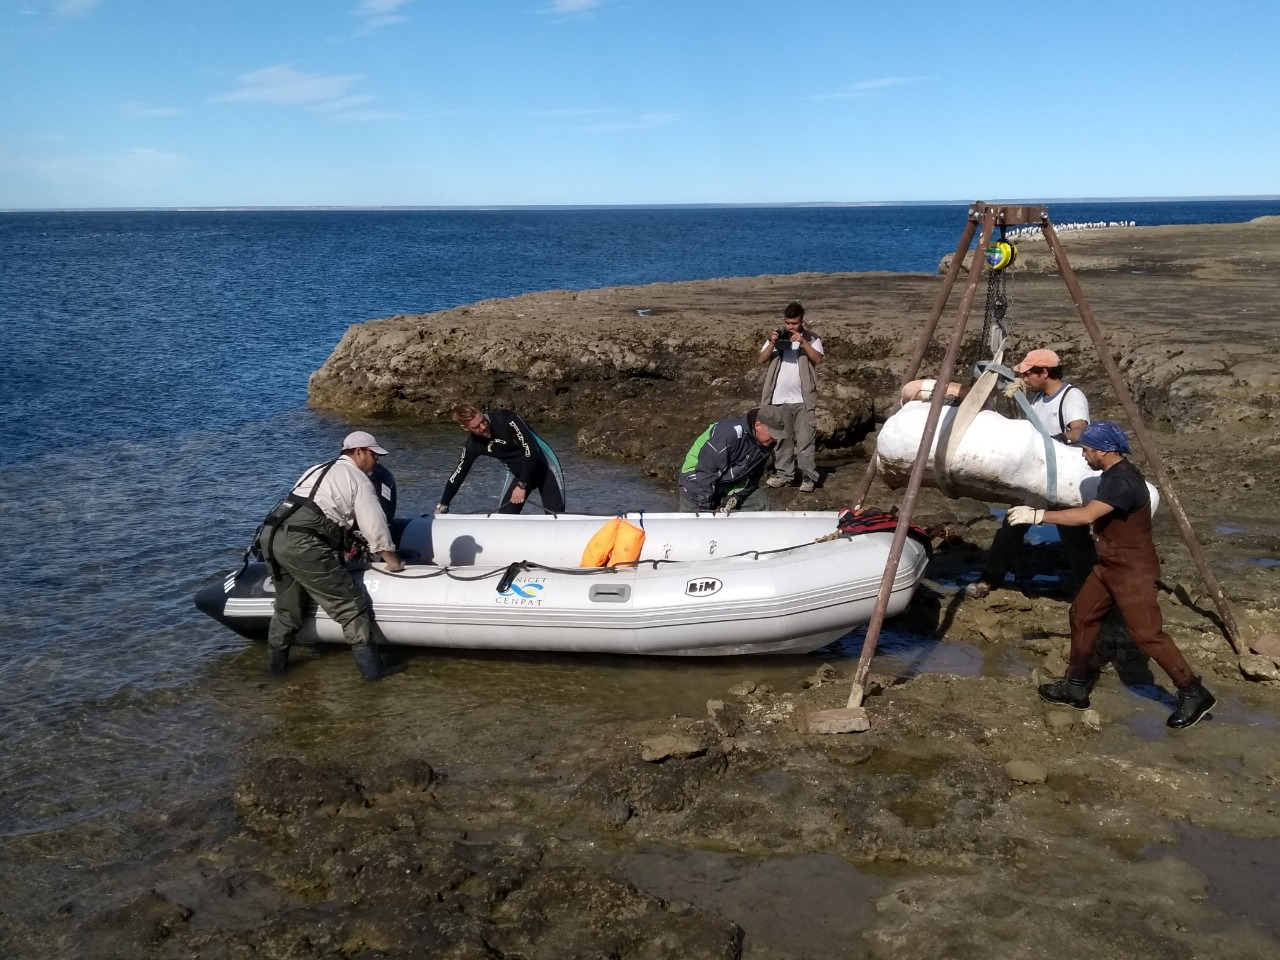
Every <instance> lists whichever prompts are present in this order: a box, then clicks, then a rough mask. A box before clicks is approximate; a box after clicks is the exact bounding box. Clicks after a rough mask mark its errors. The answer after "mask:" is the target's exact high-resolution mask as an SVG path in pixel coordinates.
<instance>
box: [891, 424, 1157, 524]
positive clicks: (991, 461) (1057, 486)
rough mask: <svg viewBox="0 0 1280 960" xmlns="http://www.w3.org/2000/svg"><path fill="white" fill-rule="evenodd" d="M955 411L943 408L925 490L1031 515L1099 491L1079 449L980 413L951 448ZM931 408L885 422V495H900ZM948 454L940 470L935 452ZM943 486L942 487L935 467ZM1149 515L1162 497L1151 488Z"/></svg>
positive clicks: (1074, 504) (1077, 502)
mask: <svg viewBox="0 0 1280 960" xmlns="http://www.w3.org/2000/svg"><path fill="white" fill-rule="evenodd" d="M958 409H959V408H958V407H954V406H945V407H943V408H942V418H941V419H940V420H939V421H938V428H937V432H936V433H935V434H934V436H933V446H932V448H931V454H930V457H929V463H927V464H926V465H925V474H924V483H925V485H926V486H934V487H938V488H940V489H943V490H944V492H946V493H947V495H948V496H950V497H953V498H954V497H972V498H973V499H975V500H982V501H984V502H986V503H1000V504H1025V505H1027V506H1029V507H1078V506H1080V505H1081V504H1082V503H1088V502H1089V501H1090V500H1092V499H1093V498H1094V496H1095V495H1096V494H1097V491H1098V480H1099V478H1101V476H1102V474H1101V473H1100V472H1098V471H1097V470H1093V469H1092V468H1090V466H1089V465H1088V464H1087V463H1085V461H1084V457H1083V456H1082V455H1081V453H1080V448H1079V447H1076V446H1070V445H1068V444H1065V443H1061V442H1059V441H1056V440H1047V439H1046V438H1045V437H1044V436H1043V435H1042V434H1041V433H1040V431H1038V430H1037V429H1036V428H1035V426H1034V425H1033V424H1032V423H1031V422H1029V421H1027V420H1010V419H1009V418H1008V417H1002V416H1001V415H1000V414H998V413H996V412H995V411H994V410H983V411H981V412H979V413H978V414H977V416H975V417H974V418H973V422H972V423H970V424H969V425H968V427H967V428H966V429H965V430H964V432H963V434H961V435H960V436H958V437H957V438H955V442H953V441H952V437H951V427H952V424H953V423H954V421H955V419H956V413H957V411H958ZM928 416H929V404H927V403H925V402H923V401H920V400H912V401H910V402H908V403H904V404H903V405H902V408H901V409H900V410H898V411H897V412H896V413H894V414H893V415H892V416H891V417H889V418H888V419H887V420H885V422H884V424H883V425H882V426H881V427H880V431H879V433H878V434H877V436H876V470H877V472H878V473H879V475H880V477H881V479H883V480H884V482H885V485H886V486H888V487H890V488H891V489H897V488H900V487H905V486H906V485H907V481H908V480H909V479H910V477H911V467H912V465H913V464H914V463H915V459H916V453H917V452H918V451H919V449H920V438H921V437H922V436H924V425H925V420H926V419H927V418H928ZM940 449H941V450H943V451H944V452H948V453H949V460H948V462H947V463H946V464H945V465H943V464H941V463H940V462H939V450H940ZM944 466H945V472H946V479H945V480H944V481H943V482H942V483H940V482H939V474H940V473H942V472H943V470H942V469H940V467H944ZM1147 488H1148V490H1149V491H1150V493H1151V509H1152V510H1155V509H1156V507H1157V506H1159V504H1160V492H1159V491H1158V490H1157V489H1156V488H1155V487H1154V486H1153V485H1152V484H1151V483H1150V482H1148V483H1147Z"/></svg>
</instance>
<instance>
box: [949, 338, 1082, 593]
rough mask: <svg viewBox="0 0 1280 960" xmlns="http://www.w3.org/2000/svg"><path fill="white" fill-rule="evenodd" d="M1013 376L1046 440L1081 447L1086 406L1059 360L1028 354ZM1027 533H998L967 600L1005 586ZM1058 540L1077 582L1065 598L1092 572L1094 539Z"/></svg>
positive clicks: (1019, 529) (1062, 529) (1063, 532)
mask: <svg viewBox="0 0 1280 960" xmlns="http://www.w3.org/2000/svg"><path fill="white" fill-rule="evenodd" d="M1013 372H1014V373H1016V374H1018V375H1019V376H1020V377H1021V378H1022V382H1023V383H1025V384H1026V385H1027V388H1028V389H1029V390H1030V392H1031V398H1030V399H1031V409H1032V412H1033V413H1034V414H1035V417H1036V419H1037V420H1038V421H1039V422H1040V423H1041V424H1042V425H1043V427H1044V429H1045V430H1046V431H1047V432H1048V434H1049V436H1051V437H1053V438H1054V439H1055V440H1057V441H1059V442H1061V443H1072V444H1074V443H1076V442H1077V441H1079V439H1080V431H1081V430H1083V429H1084V428H1085V427H1086V426H1088V424H1089V401H1088V399H1087V398H1086V397H1085V395H1084V393H1083V392H1082V391H1081V389H1080V388H1079V387H1077V386H1075V385H1074V384H1071V383H1067V382H1066V381H1065V380H1064V379H1063V378H1062V359H1061V358H1060V357H1059V356H1058V355H1057V354H1056V353H1055V352H1054V351H1052V350H1046V349H1043V348H1042V349H1039V350H1032V351H1031V352H1030V353H1028V354H1027V355H1026V357H1025V358H1024V359H1023V361H1022V362H1021V363H1020V364H1018V365H1017V366H1016V367H1014V368H1013ZM1028 529H1030V527H1029V526H1028V525H1026V524H1014V525H1009V524H1006V525H1005V526H1002V527H1000V529H998V530H997V531H996V535H995V538H994V539H993V540H992V541H991V549H990V550H988V551H987V556H986V559H985V560H984V561H983V563H982V575H981V577H980V579H978V580H975V581H974V582H973V583H971V584H969V585H968V586H967V587H965V588H964V592H965V596H968V597H973V598H975V599H981V598H982V597H985V596H987V594H989V593H990V592H991V591H992V590H993V589H995V588H996V587H998V586H1000V585H1001V584H1002V583H1004V578H1005V575H1006V574H1007V573H1008V572H1009V570H1010V569H1011V568H1012V567H1013V561H1014V557H1015V556H1016V554H1017V553H1018V551H1019V550H1021V549H1022V540H1023V537H1025V536H1026V534H1027V530H1028ZM1058 539H1059V540H1061V541H1062V546H1063V548H1064V549H1065V550H1066V551H1067V561H1068V562H1069V563H1070V565H1071V575H1072V578H1073V579H1074V581H1075V582H1074V583H1073V584H1071V585H1070V590H1069V592H1071V593H1074V592H1075V590H1076V588H1077V587H1079V586H1080V584H1081V583H1083V582H1084V578H1085V577H1086V576H1088V574H1089V571H1090V570H1091V569H1092V568H1093V563H1094V559H1095V554H1094V549H1093V538H1092V537H1091V536H1090V535H1089V528H1088V527H1079V526H1059V527H1058Z"/></svg>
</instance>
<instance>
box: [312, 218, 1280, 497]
mask: <svg viewBox="0 0 1280 960" xmlns="http://www.w3.org/2000/svg"><path fill="white" fill-rule="evenodd" d="M957 235H958V232H957ZM1061 239H1062V242H1063V245H1064V247H1065V248H1066V250H1067V252H1068V256H1069V257H1070V258H1071V260H1072V266H1073V269H1075V270H1076V272H1077V273H1078V274H1079V275H1080V279H1081V283H1082V285H1083V287H1084V290H1085V294H1086V296H1087V297H1088V300H1089V304H1090V306H1091V308H1092V310H1093V313H1094V315H1095V316H1096V317H1097V319H1098V322H1099V324H1100V325H1101V327H1102V329H1103V332H1104V334H1105V335H1106V337H1107V340H1108V347H1109V349H1110V351H1111V353H1112V355H1113V357H1114V358H1115V359H1116V360H1117V361H1118V363H1119V366H1120V368H1121V370H1122V371H1123V374H1124V376H1125V379H1126V381H1127V383H1128V387H1129V390H1130V391H1131V392H1132V394H1133V395H1134V397H1135V399H1136V401H1137V402H1138V404H1139V407H1140V409H1141V410H1142V411H1143V414H1144V416H1145V417H1147V418H1148V420H1149V422H1151V423H1153V424H1156V425H1164V426H1167V427H1170V428H1172V429H1174V430H1177V431H1182V432H1191V433H1196V432H1221V431H1227V432H1240V431H1243V432H1245V433H1247V434H1248V435H1249V437H1250V440H1249V442H1250V444H1252V445H1253V446H1254V447H1257V452H1259V453H1275V452H1280V422H1278V421H1277V419H1276V418H1277V409H1278V408H1280V364H1277V363H1276V361H1275V356H1274V352H1275V340H1274V324H1275V321H1276V312H1277V309H1280V308H1278V307H1277V304H1280V269H1278V268H1280V218H1276V217H1264V218H1260V219H1259V220H1256V221H1253V222H1251V223H1246V224H1228V225H1207V226H1197V227H1134V228H1115V229H1107V230H1097V231H1080V232H1073V233H1066V234H1063V235H1062V238H1061ZM1020 249H1021V251H1022V253H1021V254H1020V259H1019V267H1020V269H1018V270H1016V271H1015V273H1014V275H1013V276H1012V280H1011V284H1012V285H1011V300H1012V307H1011V313H1010V315H1011V317H1012V321H1013V332H1014V336H1015V338H1016V342H1015V346H1014V352H1019V351H1022V350H1025V349H1029V348H1032V347H1035V346H1039V345H1048V346H1050V347H1052V348H1053V349H1055V350H1057V351H1058V352H1059V353H1060V354H1061V355H1062V356H1063V358H1064V360H1065V363H1066V366H1067V375H1068V377H1069V379H1071V380H1072V381H1073V382H1075V383H1078V384H1079V385H1081V386H1082V387H1083V388H1084V389H1085V390H1086V391H1088V392H1089V394H1090V397H1091V400H1093V402H1094V406H1095V411H1096V415H1112V416H1114V415H1118V414H1119V407H1118V404H1116V402H1115V401H1114V400H1113V399H1112V398H1111V396H1110V394H1111V390H1110V387H1109V385H1108V384H1107V382H1106V379H1105V374H1104V373H1103V370H1102V366H1101V363H1100V362H1099V359H1098V354H1097V349H1096V348H1095V346H1094V345H1093V343H1092V342H1091V341H1090V339H1089V337H1088V335H1087V332H1086V331H1085V329H1084V325H1083V324H1082V323H1081V321H1080V319H1079V316H1078V315H1077V313H1076V311H1075V309H1074V307H1073V305H1072V303H1071V300H1070V297H1069V295H1068V292H1067V290H1066V287H1065V285H1064V284H1063V283H1062V281H1061V279H1060V278H1059V277H1058V276H1057V275H1056V272H1055V269H1054V267H1053V264H1052V259H1051V257H1049V254H1048V251H1047V249H1046V247H1045V244H1044V243H1043V241H1042V240H1040V241H1035V240H1032V241H1023V242H1022V244H1021V247H1020ZM964 282H965V275H964V274H962V275H961V279H960V281H958V282H957V284H956V286H955V289H954V290H953V291H952V295H951V299H950V302H949V303H948V305H947V308H946V310H945V311H944V313H943V316H942V320H941V322H940V324H939V328H938V332H937V335H936V336H935V338H934V341H933V343H932V344H931V347H930V350H929V352H928V353H927V354H926V358H925V364H924V372H925V373H926V374H928V373H930V372H933V371H936V370H937V368H938V366H939V364H940V361H941V357H942V353H943V350H944V348H945V340H946V337H947V335H948V334H949V332H950V330H951V329H952V326H953V324H954V322H955V313H956V310H957V309H958V305H959V303H960V298H961V294H962V292H963V287H964ZM940 289H941V280H940V279H939V278H938V277H936V276H931V275H926V274H889V273H862V274H852V273H848V274H794V275H787V276H761V277H744V278H730V279H721V280H704V281H690V282H686V283H656V284H649V285H645V286H630V287H611V288H607V289H599V290H581V291H573V290H551V291H545V292H541V293H534V294H527V295H525V296H520V297H512V298H507V299H496V300H483V301H480V302H478V303H473V304H468V305H466V306H461V307H456V308H454V309H451V310H443V311H439V312H436V313H428V314H416V315H408V314H406V315H399V316H394V317H389V318H386V319H383V320H374V321H370V322H368V323H361V324H356V325H354V326H352V327H351V328H350V329H349V330H348V331H347V333H346V335H345V336H344V337H343V338H342V341H341V342H340V343H339V344H338V346H337V348H336V349H335V350H334V351H333V353H332V355H331V356H330V357H329V359H328V360H327V361H326V362H325V364H324V365H323V366H322V367H321V368H320V369H319V370H317V371H316V372H315V373H314V374H313V375H312V377H311V381H310V384H309V399H310V403H311V405H312V406H314V407H317V408H320V409H330V410H339V411H345V412H350V413H358V414H364V415H370V414H400V415H408V416H412V417H417V418H422V419H426V420H433V421H434V420H441V421H443V419H444V418H445V417H446V415H447V411H448V409H449V407H450V406H451V405H452V404H454V403H457V402H459V401H463V400H469V401H471V402H474V403H477V404H479V405H482V406H483V405H499V406H511V407H515V408H517V409H519V410H521V411H522V412H524V413H525V414H526V415H527V416H528V417H529V418H530V419H531V420H532V421H533V422H535V423H555V422H560V423H568V424H572V425H574V426H576V427H578V428H580V432H579V438H578V444H579V447H580V448H581V449H583V451H584V452H588V453H593V454H597V455H603V456H609V457H616V458H622V459H635V460H641V461H644V462H645V463H646V466H647V467H648V468H649V472H650V473H652V474H655V475H667V474H673V473H674V470H675V467H674V466H673V464H675V463H676V462H677V461H678V460H679V458H680V456H681V455H682V454H683V452H684V450H685V449H686V448H687V446H688V444H689V443H690V442H691V441H692V439H693V437H695V436H696V435H697V434H698V432H700V431H701V430H702V429H703V428H704V427H705V426H706V424H708V423H710V422H711V421H713V420H715V419H718V418H719V417H722V416H726V415H730V414H734V413H740V412H742V411H743V410H745V409H747V408H749V407H751V406H754V405H755V404H757V403H758V402H759V397H760V389H761V383H762V376H763V368H762V367H760V366H759V365H758V364H757V363H756V356H757V350H758V348H759V346H760V344H761V343H762V342H763V339H764V337H765V336H766V334H767V332H768V330H770V329H771V328H773V327H774V326H775V325H776V324H777V322H778V318H779V316H780V314H781V310H782V308H783V306H784V305H785V304H786V303H787V302H788V301H790V300H793V299H798V300H801V301H802V302H803V303H804V304H805V306H806V308H807V310H808V321H809V326H810V327H812V328H813V329H815V330H817V331H818V332H819V334H820V335H821V336H822V337H823V340H824V343H825V346H826V352H827V361H826V362H825V363H824V364H823V365H822V367H821V370H820V380H821V390H822V405H821V407H820V409H819V445H820V448H821V449H824V450H827V451H840V450H846V449H849V448H856V447H857V446H858V445H859V444H860V443H861V441H862V440H863V439H864V438H866V437H867V436H868V434H870V433H871V432H872V431H873V430H874V429H875V425H876V423H877V421H878V420H880V419H882V418H883V416H884V415H885V413H886V411H888V409H889V408H890V407H891V405H892V403H893V401H894V399H895V393H896V390H897V386H898V384H899V383H900V382H901V379H902V375H903V372H904V370H905V368H906V366H907V363H908V360H909V358H910V356H911V354H912V352H913V350H914V348H915V345H916V342H917V340H918V337H919V335H920V331H921V329H922V328H923V326H924V324H925V322H926V321H927V319H928V316H929V312H930V309H931V306H932V304H933V301H934V299H935V298H936V296H937V294H938V292H939V290H940ZM981 292H983V291H980V293H981ZM982 302H983V297H982V296H981V295H980V296H979V297H978V298H977V301H976V307H975V310H974V312H973V315H972V316H971V318H970V322H969V327H968V330H969V335H968V341H967V349H966V352H965V353H966V355H965V357H963V358H962V359H963V360H964V361H965V363H966V365H967V362H968V360H970V359H972V357H973V355H974V353H975V351H976V338H977V335H978V333H979V331H980V329H981V325H982ZM1095 398H1096V399H1095Z"/></svg>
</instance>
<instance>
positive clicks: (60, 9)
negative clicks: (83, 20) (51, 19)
mask: <svg viewBox="0 0 1280 960" xmlns="http://www.w3.org/2000/svg"><path fill="white" fill-rule="evenodd" d="M99 2H101V0H54V3H53V12H54V14H55V15H56V16H59V17H78V16H80V15H81V14H85V13H88V12H89V11H90V10H92V9H93V8H94V7H96V6H97V5H98V4H99Z"/></svg>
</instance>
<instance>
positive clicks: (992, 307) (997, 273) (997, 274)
mask: <svg viewBox="0 0 1280 960" xmlns="http://www.w3.org/2000/svg"><path fill="white" fill-rule="evenodd" d="M985 259H986V264H987V309H986V312H985V313H984V314H983V317H982V339H981V340H980V341H979V342H980V344H981V349H982V356H981V357H980V358H979V359H980V360H990V359H992V358H993V357H995V356H996V354H998V353H999V352H1000V350H1001V348H1002V347H1003V346H1004V341H1005V340H1006V338H1008V336H1009V332H1010V331H1009V324H1008V322H1007V319H1006V318H1007V317H1008V314H1009V281H1008V279H1007V277H1008V276H1010V273H1009V268H1010V267H1011V266H1013V264H1014V261H1015V260H1017V259H1018V248H1017V247H1015V246H1014V245H1013V243H1011V242H1010V241H1009V240H1008V239H1007V238H1006V235H1005V228H1004V225H1003V224H1001V225H1000V236H999V238H997V239H996V240H993V241H991V243H990V244H988V245H987V250H986V257H985Z"/></svg>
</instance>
